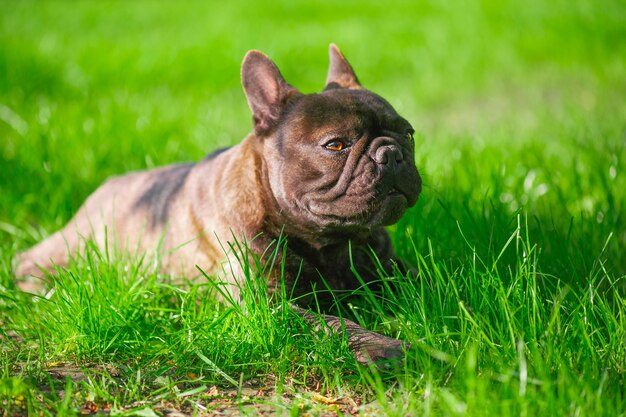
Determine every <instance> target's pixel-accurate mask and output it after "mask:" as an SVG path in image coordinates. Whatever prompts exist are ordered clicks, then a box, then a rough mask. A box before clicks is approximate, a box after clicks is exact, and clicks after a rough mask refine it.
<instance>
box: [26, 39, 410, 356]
mask: <svg viewBox="0 0 626 417" xmlns="http://www.w3.org/2000/svg"><path fill="white" fill-rule="evenodd" d="M241 77H242V83H243V87H244V90H245V93H246V96H247V99H248V104H249V105H250V109H251V110H252V114H253V120H254V131H253V132H252V133H250V134H249V135H248V136H247V137H246V138H245V139H244V140H243V142H241V143H240V144H238V145H237V146H233V147H232V148H229V149H225V150H220V151H217V152H215V153H213V154H211V155H209V156H208V157H206V158H205V159H204V160H202V161H200V162H198V163H194V164H181V165H170V166H167V167H163V168H159V169H155V170H150V171H145V172H136V173H131V174H127V175H124V176H120V177H115V178H111V179H109V180H107V181H106V182H105V183H104V184H103V185H102V186H101V187H100V188H98V189H97V190H96V191H95V192H94V193H93V194H92V195H91V196H90V197H89V198H88V199H87V201H86V202H85V203H84V204H83V206H82V207H81V208H80V209H79V211H78V212H77V213H76V216H75V217H74V218H73V219H72V220H71V221H70V222H69V223H68V224H67V225H66V226H65V227H64V228H63V229H62V230H60V231H58V232H56V233H55V234H53V235H52V236H50V237H49V238H48V239H46V240H44V241H43V242H41V243H39V244H38V245H36V246H34V247H33V248H31V249H30V250H28V251H26V252H23V253H21V254H19V255H18V256H17V268H16V275H17V276H26V275H32V276H38V277H43V276H45V274H43V273H42V271H52V270H53V268H54V266H55V265H59V266H64V265H66V264H67V263H68V261H69V257H70V256H71V254H72V253H76V252H77V251H79V250H80V249H81V246H82V245H83V244H84V242H85V240H86V239H91V240H94V241H95V242H96V243H97V244H98V245H99V246H100V247H104V245H105V233H106V232H105V229H106V230H107V231H108V234H109V235H112V236H113V237H114V239H115V243H116V244H117V245H118V246H119V247H120V248H121V249H123V250H127V251H133V252H135V251H137V252H140V253H145V252H148V253H150V252H152V253H153V252H155V251H157V250H158V251H160V253H161V255H162V258H161V259H162V267H163V270H164V272H167V273H170V274H174V275H177V276H186V277H188V278H189V277H193V276H197V275H198V270H197V269H196V266H198V267H199V268H201V269H202V270H204V271H206V272H207V273H209V274H222V275H223V276H221V278H222V279H225V280H228V281H230V282H231V283H232V284H233V285H232V286H231V292H232V294H233V296H234V297H237V295H238V293H237V291H238V288H239V286H238V284H240V282H238V280H240V279H241V278H242V271H241V267H240V266H239V263H238V262H237V261H235V259H236V257H237V256H240V255H241V254H236V253H233V249H232V248H233V247H234V246H230V248H231V249H228V248H229V246H228V245H227V242H232V240H233V238H234V239H237V240H239V241H244V242H246V244H247V246H248V247H249V249H250V250H251V251H252V252H254V253H256V254H257V255H259V256H260V257H261V258H262V256H263V255H262V254H263V253H264V251H265V249H266V248H267V247H268V246H269V245H270V244H272V242H273V241H275V240H276V239H277V238H278V237H279V236H281V235H282V236H284V237H285V238H286V240H287V250H286V252H285V254H286V256H284V257H283V259H281V261H282V262H284V264H285V267H284V280H285V284H286V285H287V286H288V287H289V286H293V285H294V283H295V282H297V288H293V289H294V290H295V291H294V293H295V294H296V295H298V294H304V293H307V292H309V291H310V290H311V288H312V286H315V285H317V284H318V283H319V282H318V281H319V277H320V276H322V277H323V278H324V279H325V281H326V282H327V283H328V284H329V285H330V286H331V288H334V289H349V288H354V287H356V286H357V285H358V282H357V280H356V279H355V276H354V274H353V273H352V272H351V271H350V267H351V263H350V258H351V257H352V262H353V264H354V265H356V267H357V268H358V269H359V272H361V274H362V276H367V275H369V276H370V277H373V274H374V273H375V266H374V264H373V262H372V261H371V260H370V256H369V253H370V251H372V250H373V251H374V253H375V254H376V255H377V257H378V258H379V259H380V260H381V261H382V262H383V266H384V267H385V268H388V269H389V270H390V269H391V267H392V265H393V263H394V254H393V249H392V247H391V244H390V240H389V236H388V234H387V232H386V230H385V229H384V228H383V226H385V225H390V224H393V223H395V222H396V221H398V219H399V218H400V217H401V216H402V214H403V213H404V212H405V211H406V209H407V208H408V207H411V206H413V205H414V204H415V202H416V201H417V198H418V195H419V193H420V189H421V179H420V176H419V174H418V171H417V169H416V167H415V162H414V156H413V154H414V144H413V138H412V134H413V129H412V127H411V125H410V124H409V123H408V122H407V121H406V120H405V119H403V118H402V117H400V116H399V115H398V114H397V113H396V112H395V110H394V109H393V108H392V107H391V105H390V104H389V103H387V102H386V101H385V100H384V99H382V98H381V97H379V96H377V95H376V94H374V93H371V92H369V91H367V90H365V89H363V88H362V87H361V85H360V84H359V81H358V80H357V77H356V75H355V74H354V72H353V70H352V67H351V66H350V64H349V63H348V62H347V61H346V59H345V58H344V57H343V56H342V54H341V52H340V51H339V49H337V47H336V46H334V45H331V46H330V67H329V71H328V78H327V80H326V87H325V88H324V91H323V92H321V93H319V94H309V95H305V94H302V93H300V92H299V91H298V90H296V89H295V88H294V87H292V86H291V85H289V84H287V82H286V81H285V80H284V78H283V77H282V75H281V74H280V72H279V70H278V68H277V67H276V65H275V64H274V63H273V62H272V61H271V60H270V59H269V58H268V57H266V56H265V55H263V54H262V53H260V52H258V51H250V52H248V54H247V55H246V57H245V58H244V60H243V64H242V70H241ZM224 248H227V249H226V250H224ZM350 251H351V253H350ZM225 252H226V253H225ZM224 270H226V271H227V273H225V274H224V273H223V272H224ZM275 275H276V276H275V277H274V280H273V281H272V279H270V285H274V284H275V283H276V281H277V280H276V278H278V277H279V276H280V275H279V274H275ZM296 278H297V281H296ZM297 311H299V312H300V314H302V315H303V316H304V317H305V318H307V320H309V321H311V320H313V319H312V316H311V315H310V313H306V312H304V311H302V310H299V309H297ZM326 322H327V323H328V324H329V325H330V327H332V328H334V329H336V330H339V329H342V328H345V329H346V330H347V332H348V336H349V339H348V340H349V343H350V344H351V346H352V347H353V348H354V350H355V353H356V354H357V358H359V360H366V359H367V358H368V357H369V358H374V359H376V358H386V357H391V356H396V355H397V354H398V353H399V349H400V343H399V342H398V341H395V340H392V339H389V338H386V337H383V336H381V335H378V334H376V333H373V332H368V331H366V330H364V329H361V328H360V327H358V326H357V325H356V324H354V323H351V322H348V321H345V322H344V323H343V324H344V326H345V327H343V326H342V323H341V322H340V321H339V320H338V319H337V318H334V317H332V316H327V318H326Z"/></svg>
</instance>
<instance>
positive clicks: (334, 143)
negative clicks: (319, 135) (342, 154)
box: [324, 139, 346, 151]
mask: <svg viewBox="0 0 626 417" xmlns="http://www.w3.org/2000/svg"><path fill="white" fill-rule="evenodd" d="M324 147H325V148H326V149H328V150H329V151H341V150H343V149H344V148H345V147H346V145H345V144H344V143H343V142H342V141H340V140H336V139H335V140H331V141H330V142H328V143H326V144H325V145H324Z"/></svg>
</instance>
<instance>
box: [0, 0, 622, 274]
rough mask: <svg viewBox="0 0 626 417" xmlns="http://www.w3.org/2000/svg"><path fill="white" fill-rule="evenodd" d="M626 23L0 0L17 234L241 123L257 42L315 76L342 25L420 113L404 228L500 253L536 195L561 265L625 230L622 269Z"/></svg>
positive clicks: (601, 5)
mask: <svg viewBox="0 0 626 417" xmlns="http://www.w3.org/2000/svg"><path fill="white" fill-rule="evenodd" d="M625 39H626V7H625V6H624V2H622V1H559V0H556V1H550V2H545V1H530V2H517V1H460V2H441V1H413V2H409V1H407V2H402V1H397V2H378V1H345V2H330V1H318V2H306V3H305V2H292V1H283V2H267V3H266V2H205V1H180V2H173V1H172V2H170V1H162V2H155V1H133V2H125V1H98V2H95V1H94V2H86V1H85V2H59V1H46V2H35V1H2V2H0V187H1V193H2V198H1V199H0V223H1V227H0V229H1V230H2V231H1V232H0V233H2V236H3V241H4V243H3V245H4V248H5V249H9V250H10V251H14V250H17V249H19V248H23V247H25V246H27V245H28V244H31V243H33V242H34V241H35V240H37V239H39V238H40V237H41V236H42V235H45V234H48V233H50V232H52V231H53V230H55V229H56V228H58V227H60V226H61V225H62V224H63V223H64V222H66V221H67V220H68V219H69V217H70V216H71V215H72V213H74V212H75V210H76V209H77V208H78V206H79V205H80V203H81V202H82V201H83V200H84V198H85V197H86V196H87V195H88V194H89V193H90V192H91V191H92V190H93V189H94V188H95V187H96V186H97V185H98V184H100V183H101V182H102V181H103V180H104V179H105V178H106V177H107V176H110V175H113V174H118V173H122V172H125V171H129V170H134V169H143V168H146V167H152V166H156V165H162V164H166V163H170V162H174V161H181V160H197V159H199V158H201V157H202V156H203V155H205V154H206V153H208V152H209V151H210V150H211V149H213V148H216V147H220V146H225V145H230V144H234V143H237V142H238V141H240V140H241V138H243V137H244V136H245V135H246V133H247V132H248V131H249V130H250V127H251V117H250V113H249V111H248V109H247V105H246V101H245V98H244V96H243V93H242V91H241V87H240V82H239V66H240V63H241V60H242V58H243V56H244V54H245V53H246V51H248V50H249V49H259V50H262V51H263V52H265V53H266V54H268V55H269V56H270V57H272V58H273V59H274V60H275V61H276V62H277V64H278V66H279V67H280V68H281V70H282V72H283V74H284V75H285V77H286V78H287V80H288V81H289V82H290V83H292V84H293V85H295V86H297V87H298V88H300V89H301V90H302V91H304V92H314V91H319V90H320V89H321V88H322V87H323V82H324V79H325V74H326V69H327V47H328V44H329V43H330V42H335V43H337V44H338V45H339V47H340V48H341V49H342V51H343V52H344V53H345V55H346V56H347V57H348V59H349V60H350V61H351V63H352V65H353V66H354V68H355V70H356V72H357V74H358V76H359V78H360V79H361V81H362V83H363V84H364V85H365V86H366V87H368V88H370V89H372V90H373V91H375V92H377V93H379V94H381V95H382V96H384V97H385V98H387V99H388V100H389V101H390V102H391V103H392V104H393V105H394V106H395V107H396V108H397V110H398V111H399V112H400V113H401V114H403V115H404V116H405V117H406V118H407V119H409V120H410V121H411V122H412V123H413V125H414V126H415V128H416V130H417V131H418V147H417V155H416V158H417V161H418V166H419V167H420V170H421V172H422V174H423V175H424V177H425V187H424V193H423V196H422V199H421V201H420V203H419V205H418V207H417V208H416V209H415V210H413V211H412V212H411V214H410V215H409V216H407V218H406V219H405V220H404V222H403V223H402V230H403V231H406V233H399V234H398V233H396V234H395V239H396V242H397V243H398V242H403V241H404V240H405V239H412V240H414V241H416V243H417V245H418V248H424V247H425V246H426V242H427V240H428V239H430V240H432V241H433V242H434V246H435V249H436V250H437V249H438V250H439V252H440V253H441V254H444V255H445V256H446V257H450V258H454V257H457V256H461V255H462V254H463V253H464V251H465V249H464V248H467V243H466V242H465V240H466V238H467V239H469V240H470V243H471V245H474V246H476V247H478V248H479V249H480V248H481V247H484V252H483V253H485V254H490V253H491V252H493V251H494V250H495V251H498V250H499V248H501V245H502V244H503V243H504V242H505V241H506V240H507V239H508V236H509V232H508V230H509V229H510V228H511V227H512V226H515V225H514V223H515V222H516V220H515V218H516V217H515V215H516V214H518V213H521V214H522V215H524V216H526V217H528V218H530V221H529V223H530V227H531V228H534V229H536V230H535V231H534V232H533V237H534V238H535V239H537V242H538V243H539V244H540V245H541V247H542V250H543V251H544V252H547V253H548V255H550V254H559V255H564V256H559V257H558V259H556V257H554V259H556V260H555V263H554V265H551V266H549V267H548V268H547V269H549V270H550V271H559V270H560V269H561V268H563V267H567V268H570V267H571V272H572V273H587V272H588V271H589V270H590V268H592V266H593V265H592V264H593V260H595V259H596V258H597V257H598V256H599V255H600V254H601V253H602V248H603V247H604V244H605V242H606V241H607V239H608V238H609V237H610V239H609V243H608V247H607V248H606V250H605V252H603V253H604V254H605V258H606V259H607V262H609V263H610V264H611V265H612V268H613V270H616V271H617V272H624V270H625V268H626V267H625V266H624V265H626V261H625V257H624V255H622V251H621V250H620V248H623V246H624V244H625V243H626V231H625V229H624V214H623V212H624V201H625V195H626V192H624V191H623V190H624V189H625V188H626V184H625V182H626V181H625V179H624V173H623V164H624V156H625V151H624V146H625V145H624V143H625V140H626V139H625V128H626V101H625V100H624V97H625V93H626V58H625V57H626V42H625ZM520 210H521V211H520ZM533 219H535V220H533ZM459 228H460V229H461V230H462V231H463V232H464V233H465V234H466V236H465V238H462V237H461V234H460V233H459V230H458V229H459ZM554 236H557V237H556V238H553V237H554ZM572 242H573V243H572ZM570 244H573V245H574V247H575V249H576V251H582V252H585V253H587V254H588V255H589V259H587V258H586V257H583V258H585V259H587V260H581V259H578V258H581V257H580V256H578V255H576V254H571V253H565V254H563V253H562V251H563V250H566V249H564V247H569V245H570ZM564 245H565V246H564ZM400 246H401V247H402V244H401V243H400ZM405 246H407V247H408V244H407V245H405ZM400 250H402V249H400ZM564 264H570V265H569V266H568V265H565V266H564ZM568 271H569V269H568Z"/></svg>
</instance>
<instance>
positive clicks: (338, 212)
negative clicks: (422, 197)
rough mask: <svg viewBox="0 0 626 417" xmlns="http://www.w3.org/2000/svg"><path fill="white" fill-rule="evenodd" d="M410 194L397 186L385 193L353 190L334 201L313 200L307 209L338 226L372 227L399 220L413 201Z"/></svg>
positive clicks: (329, 223) (325, 221)
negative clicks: (356, 192)
mask: <svg viewBox="0 0 626 417" xmlns="http://www.w3.org/2000/svg"><path fill="white" fill-rule="evenodd" d="M411 200H412V199H411V196H410V195H408V194H407V193H406V192H403V191H401V190H400V189H398V188H392V189H390V190H389V191H387V192H386V193H375V192H373V191H370V192H369V193H368V192H363V193H361V194H360V195H357V194H351V195H346V196H344V198H340V199H337V200H335V201H333V202H325V201H322V202H320V201H315V200H310V201H308V202H307V204H306V208H307V211H309V212H310V213H311V214H313V215H314V216H315V217H316V218H317V219H318V220H319V219H323V220H324V223H326V224H328V225H332V226H337V227H347V228H354V227H357V228H368V229H370V228H373V227H377V226H381V225H383V226H387V225H390V224H393V223H395V222H397V221H398V220H399V219H400V217H402V215H403V214H404V213H405V212H406V210H407V208H408V207H409V206H410V205H411Z"/></svg>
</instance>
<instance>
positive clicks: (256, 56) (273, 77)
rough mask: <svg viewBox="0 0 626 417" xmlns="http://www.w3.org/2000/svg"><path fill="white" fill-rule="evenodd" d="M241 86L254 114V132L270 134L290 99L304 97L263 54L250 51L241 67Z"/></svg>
mask: <svg viewBox="0 0 626 417" xmlns="http://www.w3.org/2000/svg"><path fill="white" fill-rule="evenodd" d="M241 83H242V84H243V89H244V91H245V93H246V98H247V99H248V105H249V106H250V110H252V118H253V119H254V131H255V133H256V134H257V135H260V136H264V135H267V134H268V133H270V132H271V131H272V130H273V129H274V127H275V126H276V124H277V123H278V119H279V118H280V115H281V113H282V112H283V110H284V109H285V106H286V104H287V102H288V101H289V99H290V98H292V97H295V96H297V95H300V94H301V93H300V92H299V91H298V90H297V89H296V88H294V87H292V86H291V85H289V84H288V83H287V81H285V79H284V78H283V76H282V75H281V73H280V71H279V70H278V67H277V66H276V64H274V63H273V62H272V60H271V59H269V58H268V57H267V56H266V55H264V54H263V53H261V52H259V51H250V52H248V53H247V54H246V56H245V58H244V59H243V63H242V64H241Z"/></svg>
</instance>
